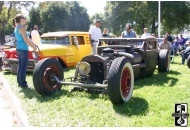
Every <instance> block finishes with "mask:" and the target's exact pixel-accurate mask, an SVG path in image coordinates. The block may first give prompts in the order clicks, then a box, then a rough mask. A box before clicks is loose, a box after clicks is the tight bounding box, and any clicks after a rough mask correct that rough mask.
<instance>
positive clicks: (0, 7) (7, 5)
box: [0, 1, 34, 44]
mask: <svg viewBox="0 0 190 130" xmlns="http://www.w3.org/2000/svg"><path fill="white" fill-rule="evenodd" d="M33 3H34V2H31V1H0V44H3V43H5V32H6V30H9V29H8V28H10V25H8V24H10V20H11V19H12V18H13V17H14V16H15V14H16V13H17V12H19V10H20V9H21V7H23V6H24V7H26V8H27V7H28V6H30V5H31V4H33ZM15 9H17V10H15Z"/></svg>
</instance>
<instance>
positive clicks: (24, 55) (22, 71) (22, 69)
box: [16, 49, 28, 87]
mask: <svg viewBox="0 0 190 130" xmlns="http://www.w3.org/2000/svg"><path fill="white" fill-rule="evenodd" d="M16 51H17V55H18V61H19V66H18V71H17V83H18V84H19V86H21V87H26V86H27V82H26V69H27V66H28V50H19V49H17V50H16Z"/></svg>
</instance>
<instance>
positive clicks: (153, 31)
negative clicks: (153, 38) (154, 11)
mask: <svg viewBox="0 0 190 130" xmlns="http://www.w3.org/2000/svg"><path fill="white" fill-rule="evenodd" d="M155 31H156V28H155V20H154V19H153V20H152V30H151V33H154V34H155Z"/></svg>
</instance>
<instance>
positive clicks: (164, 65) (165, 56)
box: [158, 49, 170, 72]
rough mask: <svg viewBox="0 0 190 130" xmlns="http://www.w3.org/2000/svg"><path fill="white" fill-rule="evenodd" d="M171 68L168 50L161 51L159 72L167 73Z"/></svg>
mask: <svg viewBox="0 0 190 130" xmlns="http://www.w3.org/2000/svg"><path fill="white" fill-rule="evenodd" d="M169 68H170V54H169V51H168V50H166V49H163V50H160V53H159V57H158V71H159V72H167V71H169Z"/></svg>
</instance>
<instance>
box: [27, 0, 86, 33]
mask: <svg viewBox="0 0 190 130" xmlns="http://www.w3.org/2000/svg"><path fill="white" fill-rule="evenodd" d="M29 17H30V23H29V26H30V27H32V26H33V25H34V24H38V25H39V26H41V28H42V31H43V32H49V31H87V30H88V29H89V25H90V19H89V16H88V14H87V10H86V8H84V7H82V6H80V3H79V2H76V1H67V2H64V1H63V2H61V1H59V2H41V3H40V4H39V7H37V8H35V9H34V8H33V9H31V11H30V16H29Z"/></svg>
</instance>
